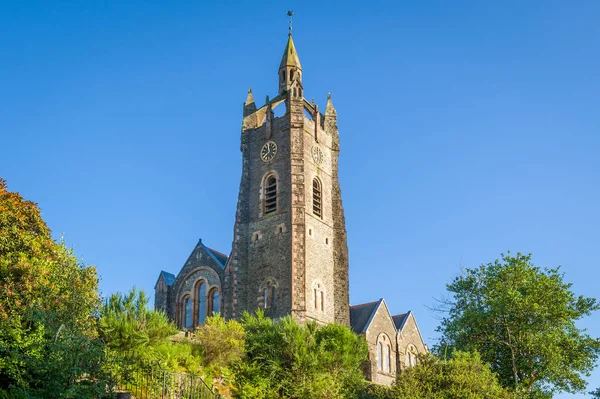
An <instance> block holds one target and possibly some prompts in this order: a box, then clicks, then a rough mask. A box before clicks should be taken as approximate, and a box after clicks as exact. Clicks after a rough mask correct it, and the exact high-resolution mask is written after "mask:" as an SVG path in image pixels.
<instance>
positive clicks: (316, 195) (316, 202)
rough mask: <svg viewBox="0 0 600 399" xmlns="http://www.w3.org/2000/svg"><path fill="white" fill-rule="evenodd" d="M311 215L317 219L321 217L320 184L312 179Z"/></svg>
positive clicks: (317, 180)
mask: <svg viewBox="0 0 600 399" xmlns="http://www.w3.org/2000/svg"><path fill="white" fill-rule="evenodd" d="M313 213H314V214H315V215H317V216H318V217H322V215H323V211H322V209H321V182H320V181H319V179H317V178H315V179H313Z"/></svg>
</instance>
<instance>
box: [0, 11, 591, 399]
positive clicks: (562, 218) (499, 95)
mask: <svg viewBox="0 0 600 399" xmlns="http://www.w3.org/2000/svg"><path fill="white" fill-rule="evenodd" d="M289 8H293V9H295V12H296V14H295V19H294V41H295V43H296V47H297V49H298V52H299V55H300V59H301V61H302V66H303V68H304V74H303V81H304V85H305V95H306V97H307V98H309V99H312V98H314V99H315V101H316V102H317V103H318V104H319V105H320V106H321V108H323V107H324V105H325V102H326V96H327V93H328V92H331V94H332V97H333V102H334V104H335V106H336V108H337V111H338V116H339V127H340V135H341V145H342V151H341V158H340V178H341V184H342V192H343V201H344V207H345V210H346V220H347V228H348V240H349V241H348V242H349V248H350V262H351V266H350V272H351V281H350V283H351V302H352V303H361V302H366V301H371V300H376V299H378V298H380V297H384V298H385V299H386V301H387V302H388V304H389V306H390V308H391V310H392V311H393V312H395V313H401V312H405V311H407V310H409V309H410V310H413V311H414V312H415V314H416V317H417V320H418V322H419V325H420V327H421V330H422V332H423V335H424V337H425V339H426V341H428V343H429V344H430V345H431V344H433V343H435V340H436V338H437V334H436V333H435V332H434V329H435V327H436V326H437V324H438V320H437V319H436V317H437V316H436V315H435V314H433V313H432V312H431V311H430V310H429V309H428V307H430V306H432V305H434V304H435V301H434V298H438V297H440V296H441V295H442V294H443V293H444V291H445V284H446V283H447V282H449V281H450V280H451V279H452V278H453V277H454V276H456V275H457V274H458V273H459V272H460V266H461V265H462V266H465V267H475V266H477V265H479V264H481V263H484V262H489V261H493V260H494V259H495V258H497V257H498V256H499V255H500V253H502V252H505V251H506V250H511V251H513V252H517V251H521V252H527V253H529V252H531V253H533V260H534V262H535V263H536V264H538V265H545V266H557V265H562V267H563V269H562V270H563V271H564V273H565V278H566V280H567V281H569V282H572V283H573V289H574V291H575V292H576V293H578V294H582V295H586V296H598V288H597V287H598V283H597V282H598V281H599V280H600V271H599V270H600V269H599V267H598V265H599V264H600V254H599V253H598V250H597V249H598V243H599V237H600V234H599V233H600V232H599V229H600V227H599V226H600V207H599V206H598V204H599V196H600V184H599V183H600V156H599V150H600V131H599V130H600V94H599V93H600V74H599V73H598V71H600V53H599V50H598V49H599V47H598V39H599V38H600V24H598V19H599V17H600V3H598V2H596V1H578V2H565V1H552V0H546V1H541V0H540V1H528V2H522V1H503V2H481V1H456V2H446V1H419V2H410V3H409V2H396V1H393V2H392V1H390V2H377V1H373V2H352V1H346V2H339V3H337V4H336V3H333V2H328V3H327V4H323V3H322V2H318V3H317V2H302V3H300V4H294V3H293V2H289V1H288V2H281V1H279V2H260V3H258V2H239V3H233V2H229V3H225V2H181V1H171V2H145V1H144V2H142V1H126V2H34V1H30V2H8V1H4V2H3V3H2V5H1V6H0V50H1V51H0V89H1V95H0V176H1V177H3V178H5V179H6V180H7V181H8V184H9V188H10V189H11V190H15V191H19V192H21V193H22V195H23V196H24V197H26V198H28V199H32V200H34V201H36V202H38V203H39V205H40V207H41V208H42V211H43V216H44V218H45V220H46V221H47V222H48V224H49V226H50V227H51V229H52V230H53V232H54V234H55V235H56V236H57V237H58V236H59V235H60V234H61V233H64V235H65V237H66V240H67V242H68V243H69V244H70V245H72V246H73V247H74V248H75V250H76V253H77V254H78V255H79V256H81V257H83V259H84V261H85V262H87V263H90V264H94V265H96V266H97V268H98V271H99V273H100V275H101V278H102V280H101V283H100V286H101V289H102V293H103V294H104V295H108V294H110V293H112V292H115V291H127V290H129V289H130V288H131V287H132V286H133V285H135V286H137V287H139V288H143V289H145V290H147V291H149V292H150V293H151V292H152V289H153V286H154V283H155V281H156V278H157V276H158V273H159V271H160V270H161V269H164V270H168V271H170V272H173V273H176V272H177V271H178V270H179V268H180V267H181V265H182V264H183V262H184V261H185V259H186V258H187V256H188V255H189V253H190V252H191V250H192V249H193V247H194V245H195V244H196V242H197V240H198V239H199V238H202V239H203V241H204V242H205V243H206V245H208V246H211V247H213V248H216V249H218V250H221V251H223V252H228V251H229V249H230V246H231V241H232V237H233V234H232V233H233V222H234V213H235V204H236V201H237V190H238V186H239V179H240V171H241V163H240V152H239V136H240V126H241V117H242V115H241V111H242V103H243V101H244V100H245V97H246V91H247V89H248V88H249V87H252V88H253V92H254V97H255V98H256V99H257V101H260V100H262V99H263V98H264V97H265V96H266V95H270V96H271V97H272V96H273V95H275V94H276V90H277V67H278V65H279V61H280V57H281V54H282V52H283V49H284V46H285V41H286V38H287V36H286V35H287V17H286V16H285V12H286V11H287V10H288V9H289ZM581 326H582V327H586V328H588V329H589V332H590V333H591V334H593V335H594V336H600V315H598V314H595V315H594V316H592V317H591V318H588V319H586V320H584V321H582V322H581ZM591 383H592V385H591V386H590V388H592V387H597V386H600V371H596V372H595V373H594V376H593V377H592V379H591ZM572 397H577V396H569V395H563V396H557V398H572ZM579 397H582V396H581V395H580V396H579Z"/></svg>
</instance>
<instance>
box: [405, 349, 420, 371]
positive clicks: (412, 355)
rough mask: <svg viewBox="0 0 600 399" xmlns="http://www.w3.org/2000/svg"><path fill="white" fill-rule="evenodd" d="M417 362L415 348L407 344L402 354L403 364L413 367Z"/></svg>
mask: <svg viewBox="0 0 600 399" xmlns="http://www.w3.org/2000/svg"><path fill="white" fill-rule="evenodd" d="M416 364H417V348H415V347H414V345H412V344H411V345H408V347H407V348H406V354H405V355H404V365H405V366H406V367H413V366H415V365H416Z"/></svg>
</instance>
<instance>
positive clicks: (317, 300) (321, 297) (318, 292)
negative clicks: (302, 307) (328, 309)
mask: <svg viewBox="0 0 600 399" xmlns="http://www.w3.org/2000/svg"><path fill="white" fill-rule="evenodd" d="M313 287H314V288H313V300H314V304H315V310H317V311H318V310H320V311H321V312H323V311H324V310H325V293H324V292H323V288H322V287H321V284H318V283H317V284H313Z"/></svg>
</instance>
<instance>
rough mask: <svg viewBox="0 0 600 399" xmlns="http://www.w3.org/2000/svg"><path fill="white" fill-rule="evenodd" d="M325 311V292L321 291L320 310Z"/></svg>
mask: <svg viewBox="0 0 600 399" xmlns="http://www.w3.org/2000/svg"><path fill="white" fill-rule="evenodd" d="M324 311H325V293H324V292H323V291H321V312H324Z"/></svg>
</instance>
